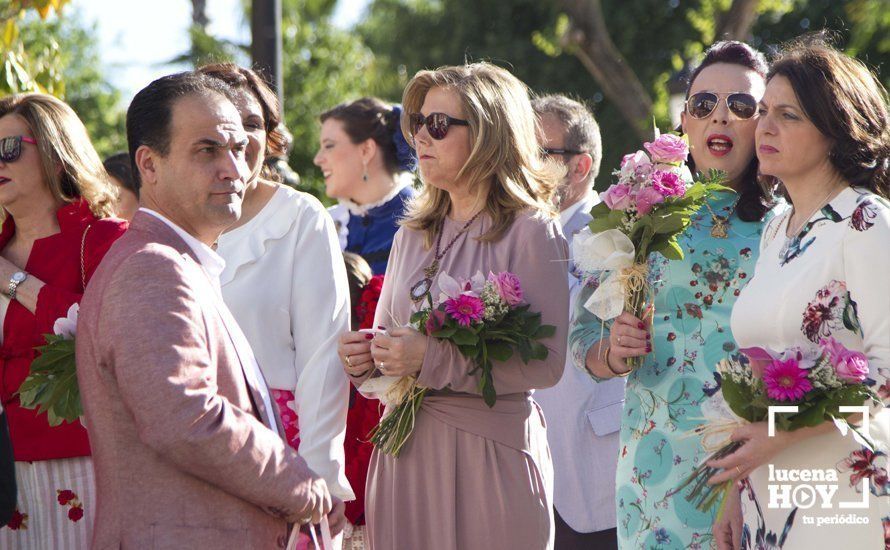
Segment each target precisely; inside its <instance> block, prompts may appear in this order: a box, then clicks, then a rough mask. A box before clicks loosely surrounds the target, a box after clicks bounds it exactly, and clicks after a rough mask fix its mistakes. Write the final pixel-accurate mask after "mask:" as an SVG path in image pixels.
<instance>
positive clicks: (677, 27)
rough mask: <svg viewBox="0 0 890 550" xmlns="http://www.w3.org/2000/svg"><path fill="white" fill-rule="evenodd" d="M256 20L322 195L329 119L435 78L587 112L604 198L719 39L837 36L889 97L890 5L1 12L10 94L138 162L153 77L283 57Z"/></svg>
mask: <svg viewBox="0 0 890 550" xmlns="http://www.w3.org/2000/svg"><path fill="white" fill-rule="evenodd" d="M258 14H259V16H261V17H264V18H269V17H275V19H276V21H277V22H276V23H275V25H280V49H279V50H278V52H279V55H280V65H281V72H280V76H279V77H278V82H280V95H281V97H282V100H283V108H284V118H285V121H286V124H287V126H288V128H289V129H290V131H291V132H292V133H293V136H294V148H293V151H292V153H291V155H290V158H289V162H290V164H291V166H292V168H293V169H295V170H296V171H297V172H298V173H299V174H300V176H301V177H302V184H301V185H302V188H303V190H306V191H310V192H312V193H313V194H315V195H317V196H323V184H322V181H321V175H320V173H319V172H318V171H317V169H316V168H315V167H314V166H313V165H312V157H313V156H314V155H315V151H316V150H317V147H318V130H319V124H318V114H319V113H321V112H322V111H324V110H326V109H328V108H330V107H332V106H333V105H336V104H337V103H340V102H342V101H346V100H351V99H356V98H358V97H361V96H364V95H376V96H378V97H381V98H383V99H385V100H388V101H399V100H400V98H401V93H402V89H403V87H404V85H405V84H406V83H407V81H408V80H409V79H410V77H411V76H412V75H413V74H414V73H415V72H416V71H418V70H420V69H424V68H434V67H437V66H440V65H448V64H459V63H463V62H464V61H478V60H487V61H491V62H494V63H496V64H498V65H501V66H503V67H506V68H509V69H510V70H511V71H512V72H513V73H514V74H516V75H517V76H518V77H519V78H521V79H522V80H523V81H525V82H526V83H527V84H528V85H529V87H530V88H531V89H532V91H533V92H535V93H564V94H568V95H571V96H573V97H575V98H577V99H579V100H582V101H584V102H585V103H587V104H588V105H589V106H590V108H591V109H592V110H593V112H594V114H595V115H596V118H597V119H598V121H599V123H600V126H601V131H602V135H603V149H604V158H603V170H602V172H601V175H600V177H599V179H598V180H597V188H598V189H604V188H605V187H607V186H608V185H609V180H610V176H609V174H610V173H611V171H612V170H613V169H614V168H615V167H616V166H617V164H618V161H619V160H620V156H621V154H622V153H623V152H626V151H628V150H633V149H636V148H638V147H639V144H640V142H641V140H643V139H646V138H648V137H650V136H651V133H652V123H653V120H654V121H655V122H656V123H657V124H658V126H659V127H660V128H662V129H663V130H665V129H669V128H671V127H672V126H674V125H676V117H677V114H678V113H679V110H680V109H681V108H682V100H683V94H684V91H685V76H686V73H687V67H688V66H689V65H690V64H694V63H695V61H696V59H697V56H698V55H700V54H701V53H702V52H703V51H704V49H706V48H707V46H708V45H709V44H711V43H712V42H713V41H714V40H716V39H717V38H718V37H729V38H735V39H739V40H746V41H748V42H749V43H750V44H752V45H753V46H755V47H757V48H759V49H761V50H762V51H764V52H765V53H767V54H769V53H771V52H774V51H775V50H776V49H777V48H778V47H780V46H781V44H782V43H783V42H785V41H788V40H791V39H793V38H795V37H798V36H800V35H801V34H804V33H807V32H813V31H818V30H821V29H830V30H831V31H833V32H834V33H835V36H836V40H835V44H836V45H837V46H839V47H840V48H842V49H843V50H845V51H846V52H847V53H848V54H850V55H855V56H857V57H858V58H859V59H861V60H862V61H864V62H865V63H866V64H867V65H869V66H870V67H871V68H873V69H874V70H875V71H876V72H877V73H878V74H879V76H880V78H881V80H882V82H883V83H884V85H885V86H888V84H890V0H192V1H188V0H139V1H136V0H0V23H2V24H0V60H2V66H3V74H2V77H0V95H5V94H8V93H14V92H20V91H38V90H39V91H45V92H49V93H52V94H54V95H57V96H59V97H61V98H63V99H65V100H66V101H67V102H68V103H69V104H71V105H72V107H74V109H75V110H76V111H77V113H78V114H79V115H80V117H81V118H82V119H83V120H84V122H85V124H86V126H87V128H88V130H89V131H90V135H91V137H92V139H93V141H94V143H95V146H96V149H97V150H98V151H99V153H100V155H102V156H103V157H104V156H106V155H108V154H111V153H114V152H116V151H122V150H125V149H126V137H125V132H124V119H125V114H126V108H127V105H128V103H129V101H130V99H131V98H132V97H133V95H134V94H135V93H136V92H137V91H138V90H139V89H141V88H142V87H143V86H145V85H146V84H148V83H149V82H150V81H151V80H153V79H154V78H157V77H159V76H162V75H164V74H168V73H171V72H175V71H179V70H185V69H188V68H191V67H193V66H195V65H198V64H202V63H205V62H209V61H220V60H230V61H235V62H237V63H239V64H243V65H245V66H250V65H252V64H254V61H255V60H257V59H258V58H257V55H258V54H257V49H258V44H257V42H258V41H263V42H264V43H263V45H262V47H260V48H259V49H260V50H262V48H263V47H274V44H275V42H276V40H274V38H275V37H274V36H273V37H271V38H272V40H271V42H270V36H269V32H270V31H269V30H268V29H273V28H275V26H274V25H273V22H271V21H269V20H267V21H266V23H268V25H267V26H265V27H263V26H262V25H260V26H258V24H257V19H258ZM261 22H262V21H261ZM252 28H253V29H264V30H259V31H257V30H254V31H253V32H252ZM273 34H274V33H273ZM254 38H256V40H254ZM270 43H271V44H272V45H273V46H269V44H270ZM252 45H253V46H254V48H253V53H252V48H251V46H252ZM267 53H268V51H267ZM273 54H274V52H273ZM260 55H262V52H261V53H260ZM259 59H260V60H262V57H261V58H259ZM260 65H262V66H266V65H265V64H263V63H260ZM273 65H274V64H273ZM270 72H274V71H270ZM271 78H272V80H273V82H274V81H275V77H274V75H273V76H272V77H271Z"/></svg>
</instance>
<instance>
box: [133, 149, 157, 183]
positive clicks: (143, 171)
mask: <svg viewBox="0 0 890 550" xmlns="http://www.w3.org/2000/svg"><path fill="white" fill-rule="evenodd" d="M156 157H157V153H156V152H155V151H154V150H152V148H151V147H149V146H148V145H140V146H139V148H138V149H136V169H137V170H139V179H140V181H141V183H142V185H143V186H145V185H146V184H154V183H156V182H157V181H158V174H157V166H156V165H155V163H156V161H157V159H156Z"/></svg>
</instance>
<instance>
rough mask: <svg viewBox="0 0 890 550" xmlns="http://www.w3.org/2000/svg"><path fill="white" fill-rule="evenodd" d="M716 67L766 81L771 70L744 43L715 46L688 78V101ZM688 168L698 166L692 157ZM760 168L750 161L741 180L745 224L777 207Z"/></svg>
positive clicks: (740, 206) (725, 42) (741, 213)
mask: <svg viewBox="0 0 890 550" xmlns="http://www.w3.org/2000/svg"><path fill="white" fill-rule="evenodd" d="M717 63H729V64H731V65H739V66H741V67H744V68H746V69H750V70H752V71H754V72H755V73H757V74H759V75H760V76H762V77H763V78H764V79H765V78H766V75H767V70H768V69H769V65H768V64H767V62H766V57H764V55H763V54H762V53H760V52H759V51H757V50H755V49H754V48H752V47H751V46H749V45H747V44H745V43H744V42H738V41H735V40H723V41H720V42H716V43H714V44H713V45H712V46H711V47H710V48H708V51H706V52H705V57H704V59H702V61H701V63H699V65H698V66H697V67H696V68H695V69H694V70H693V71H692V73H691V74H690V75H689V83H688V84H687V86H686V98H687V99H689V90H690V89H691V88H692V83H693V82H695V79H696V78H697V77H698V75H699V74H700V73H701V72H702V71H703V70H704V69H706V68H707V67H709V66H711V65H714V64H717ZM688 164H689V169H690V170H692V171H693V172H695V162H694V161H693V160H692V157H691V156H690V157H689V162H688ZM759 167H760V165H759V163H758V161H757V157H756V156H755V157H754V158H752V159H751V162H750V163H749V164H748V167H747V168H746V169H745V171H744V172H743V173H742V177H741V182H740V184H741V186H740V188H739V190H738V192H739V201H738V205H737V206H736V213H737V214H738V216H739V218H740V219H741V220H743V221H746V222H753V221H759V220H762V219H763V217H764V216H765V215H766V213H767V212H769V210H770V209H771V208H772V207H773V206H774V205H775V198H774V197H773V189H772V187H773V186H772V185H764V184H762V183H761V181H760V179H759V178H758V172H759Z"/></svg>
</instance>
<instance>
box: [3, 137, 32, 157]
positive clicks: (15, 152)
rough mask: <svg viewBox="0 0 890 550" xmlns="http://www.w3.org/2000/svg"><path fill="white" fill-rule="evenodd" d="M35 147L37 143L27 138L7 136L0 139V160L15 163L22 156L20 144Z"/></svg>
mask: <svg viewBox="0 0 890 550" xmlns="http://www.w3.org/2000/svg"><path fill="white" fill-rule="evenodd" d="M23 141H24V142H25V143H30V144H32V145H37V141H36V140H34V139H33V138H29V137H28V136H7V137H5V138H0V160H2V161H3V162H15V161H17V160H19V157H20V156H22V142H23Z"/></svg>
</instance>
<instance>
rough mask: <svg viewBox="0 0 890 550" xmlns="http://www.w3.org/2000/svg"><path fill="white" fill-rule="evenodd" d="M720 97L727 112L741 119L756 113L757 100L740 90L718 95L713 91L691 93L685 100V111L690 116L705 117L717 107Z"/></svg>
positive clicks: (746, 118)
mask: <svg viewBox="0 0 890 550" xmlns="http://www.w3.org/2000/svg"><path fill="white" fill-rule="evenodd" d="M721 97H722V98H723V100H724V101H726V108H727V109H729V112H731V113H732V114H733V115H735V116H736V117H738V118H740V119H742V120H748V119H749V118H752V117H753V116H754V115H756V114H757V100H756V99H754V96H753V95H751V94H746V93H742V92H733V93H731V94H719V95H718V94H715V93H713V92H699V93H697V94H692V95H691V96H689V99H687V100H686V112H687V113H689V116H691V117H692V118H707V117H708V116H710V115H711V113H713V112H714V109H716V108H717V105H718V104H719V103H720V98H721Z"/></svg>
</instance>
